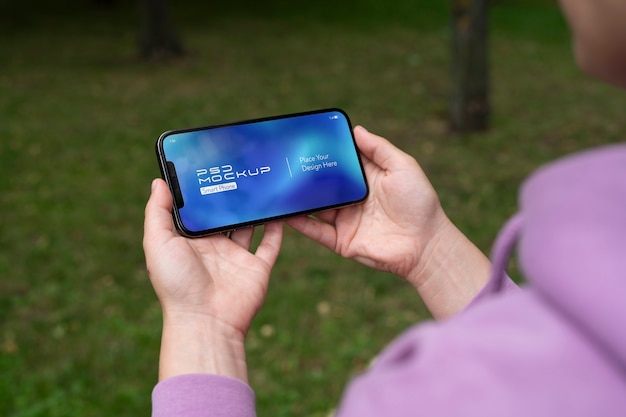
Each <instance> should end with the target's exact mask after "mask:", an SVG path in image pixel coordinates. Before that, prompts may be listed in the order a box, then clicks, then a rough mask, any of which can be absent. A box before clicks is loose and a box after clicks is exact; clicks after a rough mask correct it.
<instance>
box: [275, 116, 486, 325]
mask: <svg viewBox="0 0 626 417" xmlns="http://www.w3.org/2000/svg"><path fill="white" fill-rule="evenodd" d="M354 134H355V139H356V142H357V145H358V147H359V149H360V151H361V154H362V159H363V165H364V169H365V174H366V177H367V180H368V184H369V187H370V195H369V197H368V198H367V199H366V201H365V202H364V203H363V204H359V205H354V206H349V207H345V208H342V209H338V210H329V211H325V212H321V213H319V214H317V215H316V216H314V217H312V216H308V217H307V216H301V217H297V218H293V219H289V220H287V221H286V223H287V224H288V225H290V226H291V227H292V228H294V229H296V230H298V231H300V232H301V233H303V234H304V235H306V236H308V237H310V238H311V239H313V240H315V241H317V242H319V243H321V244H322V245H324V246H326V247H327V248H329V249H331V250H333V251H334V252H336V253H337V254H339V255H341V256H344V257H346V258H353V259H356V260H357V261H359V262H361V263H363V264H365V265H367V266H370V267H373V268H376V269H379V270H382V271H388V272H392V273H394V274H396V275H399V276H401V277H403V278H405V279H406V280H407V281H409V282H410V283H411V284H412V285H413V286H414V287H415V288H416V289H417V290H418V291H419V293H420V295H421V296H422V298H423V300H424V302H425V303H426V305H427V306H428V308H429V309H430V311H431V312H432V313H433V315H434V316H435V317H445V316H448V315H450V314H452V313H454V312H456V311H458V310H460V309H461V308H463V307H464V306H465V305H466V304H467V303H468V302H469V301H470V300H471V298H473V296H474V295H475V294H476V293H477V292H478V290H479V289H480V288H481V287H482V286H483V284H484V283H485V282H486V280H487V279H488V276H489V262H488V260H487V259H486V257H485V256H484V255H483V254H482V253H481V252H480V251H479V250H478V249H477V248H476V247H475V246H474V245H473V244H471V242H469V241H468V240H467V239H466V238H465V236H464V235H463V234H462V233H461V232H460V231H459V230H458V229H457V228H456V227H455V226H454V225H453V224H452V222H451V221H450V220H449V219H448V217H447V216H446V214H445V213H444V211H443V209H442V207H441V204H440V203H439V199H438V197H437V194H436V192H435V190H434V189H433V187H432V186H431V184H430V182H429V181H428V178H427V177H426V175H425V174H424V172H423V171H422V169H421V168H420V166H419V164H418V163H417V161H415V159H414V158H412V157H411V156H410V155H408V154H406V153H404V152H402V151H401V150H400V149H398V148H396V147H395V146H394V145H393V144H391V143H390V142H389V141H387V140H386V139H384V138H382V137H380V136H377V135H374V134H372V133H370V132H368V131H367V130H365V129H364V128H363V127H360V126H357V127H356V128H355V129H354Z"/></svg>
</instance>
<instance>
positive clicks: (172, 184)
mask: <svg viewBox="0 0 626 417" xmlns="http://www.w3.org/2000/svg"><path fill="white" fill-rule="evenodd" d="M329 112H338V113H341V114H342V115H343V116H344V117H345V119H346V122H347V123H348V129H349V131H350V136H351V138H352V143H353V145H354V149H355V151H356V156H357V160H358V162H359V166H360V169H361V174H362V176H363V182H364V185H365V194H364V196H363V197H362V198H360V199H358V200H354V201H348V202H345V203H339V204H333V205H327V206H321V207H315V208H312V209H308V210H302V211H298V212H293V213H286V214H281V215H278V216H273V217H264V218H260V219H255V220H250V221H247V222H242V223H236V224H231V225H226V226H222V227H216V228H212V229H206V230H201V231H197V232H196V231H191V230H188V229H187V228H186V227H185V226H184V224H183V222H182V219H181V216H180V213H179V209H180V208H182V207H179V204H178V202H179V201H180V200H182V196H181V195H180V188H179V185H178V178H177V175H176V174H175V173H174V175H172V174H173V173H172V172H170V170H169V168H168V167H167V165H168V161H167V160H166V159H165V154H164V151H163V141H164V140H165V138H166V137H168V136H170V135H172V134H179V133H188V132H197V131H202V130H207V129H217V128H225V127H229V126H237V125H244V124H254V123H260V122H267V121H271V120H277V119H285V118H293V117H299V116H307V115H312V114H320V113H329ZM155 151H156V157H157V161H158V164H159V169H160V171H161V177H162V178H163V179H164V180H165V182H166V183H167V185H168V187H169V189H170V193H171V194H172V198H173V203H174V204H173V209H172V217H173V219H174V225H175V226H176V229H177V230H178V232H179V233H180V234H181V235H183V236H186V237H190V238H197V237H203V236H209V235H213V234H217V233H224V232H231V231H234V230H237V229H242V228H246V227H254V226H259V225H263V224H265V223H269V222H272V221H277V220H282V219H287V218H290V217H297V216H303V215H309V214H313V213H318V212H321V211H326V210H332V209H338V208H342V207H348V206H352V205H356V204H360V203H362V202H364V201H365V200H366V199H367V197H368V196H369V184H368V182H367V177H366V175H365V169H364V167H363V161H362V159H361V153H360V151H359V148H358V146H357V144H356V140H355V138H354V130H353V127H352V123H351V121H350V118H349V117H348V114H347V113H346V112H345V111H343V110H342V109H339V108H325V109H319V110H311V111H304V112H298V113H288V114H281V115H275V116H268V117H260V118H254V119H245V120H240V121H236V122H229V123H222V124H216V125H206V126H199V127H192V128H185V129H175V130H168V131H165V132H163V133H162V134H161V135H160V136H159V138H158V139H157V141H156V144H155ZM174 171H175V169H174ZM172 177H174V179H175V181H174V180H172ZM179 196H181V197H180V200H179ZM183 206H184V201H183Z"/></svg>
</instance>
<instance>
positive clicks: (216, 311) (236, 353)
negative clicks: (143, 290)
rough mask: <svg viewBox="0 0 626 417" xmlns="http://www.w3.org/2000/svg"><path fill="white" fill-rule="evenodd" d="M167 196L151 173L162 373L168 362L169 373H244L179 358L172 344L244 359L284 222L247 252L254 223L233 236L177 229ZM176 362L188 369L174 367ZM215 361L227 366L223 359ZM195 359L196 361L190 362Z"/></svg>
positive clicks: (149, 244) (149, 250) (148, 220)
mask: <svg viewBox="0 0 626 417" xmlns="http://www.w3.org/2000/svg"><path fill="white" fill-rule="evenodd" d="M172 204H173V203H172V195H171V193H170V191H169V189H168V187H167V185H166V184H165V182H164V181H163V180H160V179H157V180H155V181H154V182H153V185H152V194H151V196H150V199H149V200H148V203H147V205H146V211H145V223H144V239H143V247H144V251H145V255H146V264H147V267H148V273H149V276H150V280H151V282H152V285H153V287H154V290H155V292H156V294H157V297H158V298H159V301H160V303H161V307H162V309H163V317H164V329H163V345H162V348H161V349H162V350H161V377H162V378H164V377H166V376H172V375H171V374H172V371H170V369H172V367H173V368H176V369H174V370H173V373H174V374H179V373H187V372H208V373H213V372H215V373H225V374H230V373H232V372H231V371H233V372H235V373H237V375H230V376H234V377H238V378H240V379H244V380H245V375H240V372H238V371H236V370H230V369H228V370H227V372H223V371H224V369H222V370H221V371H220V370H219V369H212V368H214V366H213V365H215V364H213V365H210V366H209V364H208V363H198V364H195V365H194V364H189V363H181V361H182V362H188V359H186V358H184V357H183V353H182V352H181V353H180V354H178V355H177V353H176V352H175V350H177V349H179V350H180V349H182V350H183V351H185V350H189V349H195V348H194V346H195V347H196V348H197V349H199V350H200V351H201V352H203V353H202V354H206V353H207V352H209V353H211V354H215V355H217V357H219V358H220V359H219V360H217V359H216V356H215V355H214V357H212V358H205V362H206V361H213V362H215V361H217V362H224V360H226V361H229V360H230V359H233V360H234V361H235V362H237V363H238V365H237V367H240V365H241V364H242V363H243V364H244V365H245V354H243V340H244V338H245V334H246V332H247V331H248V328H249V326H250V323H251V321H252V319H253V318H254V316H255V314H256V313H257V312H258V310H259V309H260V308H261V306H262V304H263V301H264V299H265V295H266V292H267V287H268V284H269V276H270V272H271V270H272V267H273V266H274V263H275V261H276V259H277V257H278V253H279V250H280V246H281V241H282V224H281V223H269V224H267V225H266V226H265V230H264V234H263V238H262V240H261V242H260V243H259V246H258V247H257V249H256V252H255V253H251V252H250V251H249V248H250V244H251V241H252V236H253V233H254V229H253V228H246V229H241V230H237V231H234V232H232V233H230V236H227V235H225V234H217V235H213V236H208V237H203V238H197V239H189V238H185V237H182V236H180V235H179V234H178V233H177V232H176V230H175V229H174V226H173V221H172V215H171V212H172ZM174 339H178V340H174ZM172 350H174V351H172ZM186 354H187V355H188V356H189V355H192V356H193V354H194V353H192V352H187V353H186ZM196 354H197V353H196ZM242 354H243V356H242ZM228 358H230V359H228ZM178 365H183V366H182V368H191V369H177V368H180V366H178ZM217 365H220V366H221V367H222V368H229V367H230V365H228V364H227V363H222V364H219V363H218V364H217ZM196 366H197V367H198V369H193V368H194V367H196ZM207 366H208V367H207ZM209 368H211V369H209ZM240 370H241V369H240ZM164 374H165V375H164Z"/></svg>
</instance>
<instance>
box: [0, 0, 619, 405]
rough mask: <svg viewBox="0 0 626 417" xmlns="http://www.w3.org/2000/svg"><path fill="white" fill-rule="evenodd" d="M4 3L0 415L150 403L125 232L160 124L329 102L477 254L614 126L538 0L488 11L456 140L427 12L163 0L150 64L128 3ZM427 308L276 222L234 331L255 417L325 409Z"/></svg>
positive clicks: (443, 58) (597, 87) (438, 18)
mask: <svg viewBox="0 0 626 417" xmlns="http://www.w3.org/2000/svg"><path fill="white" fill-rule="evenodd" d="M14 3H16V4H15V5H13V6H11V5H5V6H2V7H3V8H0V28H1V29H0V187H1V188H0V190H1V193H0V213H1V214H2V217H1V220H0V375H1V376H2V377H1V378H0V415H2V416H13V417H34V416H46V417H61V416H69V415H72V416H73V415H77V416H138V415H149V412H150V393H151V390H152V388H153V386H154V384H155V382H156V376H157V363H158V349H159V339H160V326H161V315H160V308H159V305H158V302H157V300H156V297H155V295H154V293H153V291H152V288H151V286H150V283H149V281H148V278H147V275H146V273H145V268H144V261H143V252H142V249H141V238H142V222H143V208H144V204H145V201H146V198H147V196H148V191H149V186H150V181H151V179H152V178H153V177H155V176H158V168H157V164H156V159H155V157H154V142H155V140H156V138H157V137H158V135H159V134H160V133H161V132H162V131H165V130H168V129H174V128H183V127H191V126H197V125H206V124H211V123H222V122H228V121H234V120H239V119H244V118H251V117H261V116H268V115H274V114H279V113H285V112H296V111H303V110H310V109H315V108H322V107H341V108H343V109H344V110H346V111H347V112H348V114H349V115H350V116H351V118H352V121H353V122H354V123H355V124H363V125H365V126H366V127H367V128H368V129H370V130H371V131H374V132H376V133H379V134H381V135H384V136H386V137H388V138H390V139H391V140H392V141H393V142H394V143H396V144H397V145H398V146H399V147H401V148H402V149H404V150H406V151H407V152H409V153H411V154H412V155H414V156H415V157H416V158H417V160H418V161H419V162H420V163H421V164H422V165H423V167H424V169H425V170H426V172H427V173H428V175H429V177H430V178H431V180H432V182H433V183H434V185H435V186H436V188H437V189H438V191H439V193H440V198H441V200H442V203H443V205H444V207H445V208H446V210H447V212H448V214H449V215H450V217H451V218H452V219H453V220H454V221H455V222H456V223H457V224H458V226H459V227H460V228H461V229H462V230H464V231H465V232H466V233H467V234H468V235H469V236H470V237H471V238H472V239H473V240H474V241H475V242H477V244H478V245H479V246H480V247H481V248H482V249H483V250H485V251H486V252H488V251H489V247H490V245H491V243H492V240H493V237H494V236H495V234H496V232H497V230H498V228H499V226H500V224H502V222H503V221H504V220H505V219H506V218H507V217H509V216H510V215H511V214H513V213H514V211H515V207H516V192H517V188H518V185H519V183H520V182H521V181H522V180H523V178H524V177H525V176H526V175H528V173H530V172H531V171H532V170H534V169H535V168H536V167H538V166H539V165H541V164H543V163H545V162H546V161H549V160H551V159H553V158H555V157H557V156H559V155H563V154H565V153H569V152H573V151H576V150H579V149H583V148H587V147H590V146H595V145H599V144H602V143H607V142H616V141H620V140H621V139H622V136H621V135H622V132H626V120H625V119H624V117H623V109H624V108H626V97H625V96H624V95H623V94H622V93H621V92H620V91H618V90H616V89H614V88H611V87H607V86H604V85H603V84H601V83H599V82H597V81H594V80H591V79H588V78H586V77H585V76H584V75H582V74H580V73H579V71H578V70H577V69H576V67H575V66H574V63H573V61H572V58H571V54H570V47H569V40H568V34H567V28H566V26H565V24H564V23H563V21H562V19H561V18H560V17H559V16H560V15H559V13H558V11H557V9H556V7H555V6H554V5H553V4H552V3H551V2H549V1H539V0H536V1H530V2H522V1H498V2H494V7H493V11H492V23H493V31H492V35H493V36H492V39H491V56H492V59H491V61H492V74H491V75H492V88H493V95H492V105H493V117H492V129H491V130H490V131H488V132H486V133H482V134H475V135H470V136H466V137H458V136H454V135H451V134H450V133H449V132H448V130H447V123H446V111H447V100H448V74H449V71H448V62H449V56H448V53H449V44H448V40H449V37H448V35H449V34H448V15H447V10H446V8H445V5H446V4H447V3H446V2H441V1H437V0H428V1H423V2H412V1H408V0H402V1H397V2H389V3H384V2H374V1H373V0H364V1H362V2H357V3H356V4H353V3H351V4H352V6H351V7H348V6H347V3H346V5H343V3H342V5H335V4H333V2H330V1H320V2H307V5H297V6H294V5H293V4H292V3H294V2H292V3H288V2H285V1H278V0H273V1H269V2H263V5H264V7H259V6H254V4H255V3H254V2H251V1H247V2H246V1H244V2H241V1H240V2H231V3H228V2H224V4H216V5H212V6H206V5H203V4H202V3H201V2H189V3H190V4H191V5H188V6H187V8H186V9H181V8H180V7H181V6H180V5H177V8H176V9H175V10H174V11H175V16H176V23H177V26H178V28H179V31H180V33H181V34H182V37H183V39H184V42H185V44H186V46H187V48H188V51H189V54H188V56H187V57H185V58H183V59H180V60H176V61H169V62H141V61H139V60H138V59H136V57H135V54H136V26H137V24H136V22H135V16H134V14H135V8H134V6H132V5H126V4H125V3H124V2H121V1H120V2H118V3H117V5H116V6H114V7H111V8H102V7H101V8H99V7H97V6H94V5H87V2H79V1H78V0H65V1H63V2H55V3H54V7H53V5H52V3H51V4H49V5H46V6H40V7H45V8H47V9H48V10H43V11H40V12H33V11H32V10H31V9H32V8H31V7H30V6H29V4H28V2H21V3H18V2H15V1H14ZM83 3H84V4H83ZM172 3H173V2H172ZM196 3H197V4H196ZM216 3H217V2H216ZM242 3H243V4H242ZM248 3H250V4H248ZM186 4H188V3H186ZM312 4H315V6H313V5H312ZM428 318H429V315H428V312H427V311H426V310H425V309H424V307H423V305H422V303H421V301H420V300H419V298H418V297H417V295H416V294H415V293H414V292H413V291H412V289H411V288H409V287H408V286H407V285H406V284H404V283H403V282H401V281H400V280H399V279H397V278H395V277H393V276H389V275H387V274H383V273H378V272H375V271H371V270H368V269H366V268H364V267H362V266H360V265H359V264H357V263H355V262H353V261H350V260H344V259H340V258H338V257H337V256H335V255H333V254H331V253H330V252H328V251H327V250H325V249H323V248H321V247H318V246H316V245H314V244H312V243H311V242H309V241H308V240H306V239H305V238H303V237H301V236H299V235H297V234H296V233H294V232H293V231H290V230H288V231H287V234H286V236H285V245H284V248H283V251H282V253H281V257H280V259H279V261H278V265H277V266H276V268H275V272H274V274H273V280H272V284H271V287H270V292H269V295H268V298H267V301H266V304H265V307H264V309H263V310H262V311H261V313H260V314H259V316H258V317H257V319H256V320H255V322H254V323H253V327H252V329H251V331H250V335H249V340H248V351H249V364H250V376H251V384H252V386H253V387H254V388H255V390H256V393H257V400H258V413H259V415H260V416H273V417H280V416H288V415H289V416H292V415H300V416H302V415H307V416H326V415H327V414H328V412H329V411H330V410H331V409H333V408H334V407H335V405H336V404H337V401H338V400H339V398H340V395H341V392H342V389H343V387H344V386H345V383H346V382H347V381H348V380H349V379H350V378H351V376H353V375H354V374H355V373H357V372H359V371H361V370H363V369H364V368H366V367H367V365H368V363H369V362H370V361H371V359H372V358H373V357H374V356H375V355H376V353H377V352H378V351H379V350H380V349H381V348H383V347H384V346H385V345H386V344H387V343H388V342H389V341H390V340H391V338H392V337H393V336H394V335H397V334H398V333H399V332H401V331H402V330H403V329H405V328H407V327H408V326H410V325H412V324H414V323H416V322H419V321H421V320H425V319H428Z"/></svg>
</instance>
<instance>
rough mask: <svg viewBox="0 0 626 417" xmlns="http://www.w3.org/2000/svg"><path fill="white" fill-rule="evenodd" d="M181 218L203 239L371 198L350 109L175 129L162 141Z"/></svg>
mask: <svg viewBox="0 0 626 417" xmlns="http://www.w3.org/2000/svg"><path fill="white" fill-rule="evenodd" d="M156 153H157V158H158V161H159V167H160V169H161V174H162V176H163V178H164V179H165V180H166V181H167V183H168V185H169V187H170V191H171V192H172V195H173V197H174V210H173V216H174V222H175V224H176V227H177V229H178V230H179V231H180V233H181V234H182V235H184V236H188V237H199V236H205V235H209V234H213V233H218V232H224V231H231V230H235V229H238V228H242V227H247V226H254V225H258V224H263V223H266V222H269V221H273V220H278V219H282V218H286V217H290V216H297V215H302V214H310V213H313V212H317V211H322V210H327V209H331V208H339V207H343V206H347V205H352V204H356V203H359V202H362V201H363V200H365V198H366V197H367V195H368V186H367V181H366V179H365V173H364V171H363V165H362V162H361V158H360V156H359V150H358V149H357V146H356V143H355V141H354V136H353V133H352V126H351V124H350V120H349V118H348V116H347V114H346V113H345V112H344V111H342V110H340V109H325V110H316V111H310V112H304V113H296V114H288V115H281V116H274V117H266V118H262V119H254V120H245V121H240V122H235V123H227V124H221V125H216V126H206V127H198V128H192V129H183V130H172V131H167V132H165V133H163V134H162V135H161V136H160V137H159V139H158V140H157V143H156Z"/></svg>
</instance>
